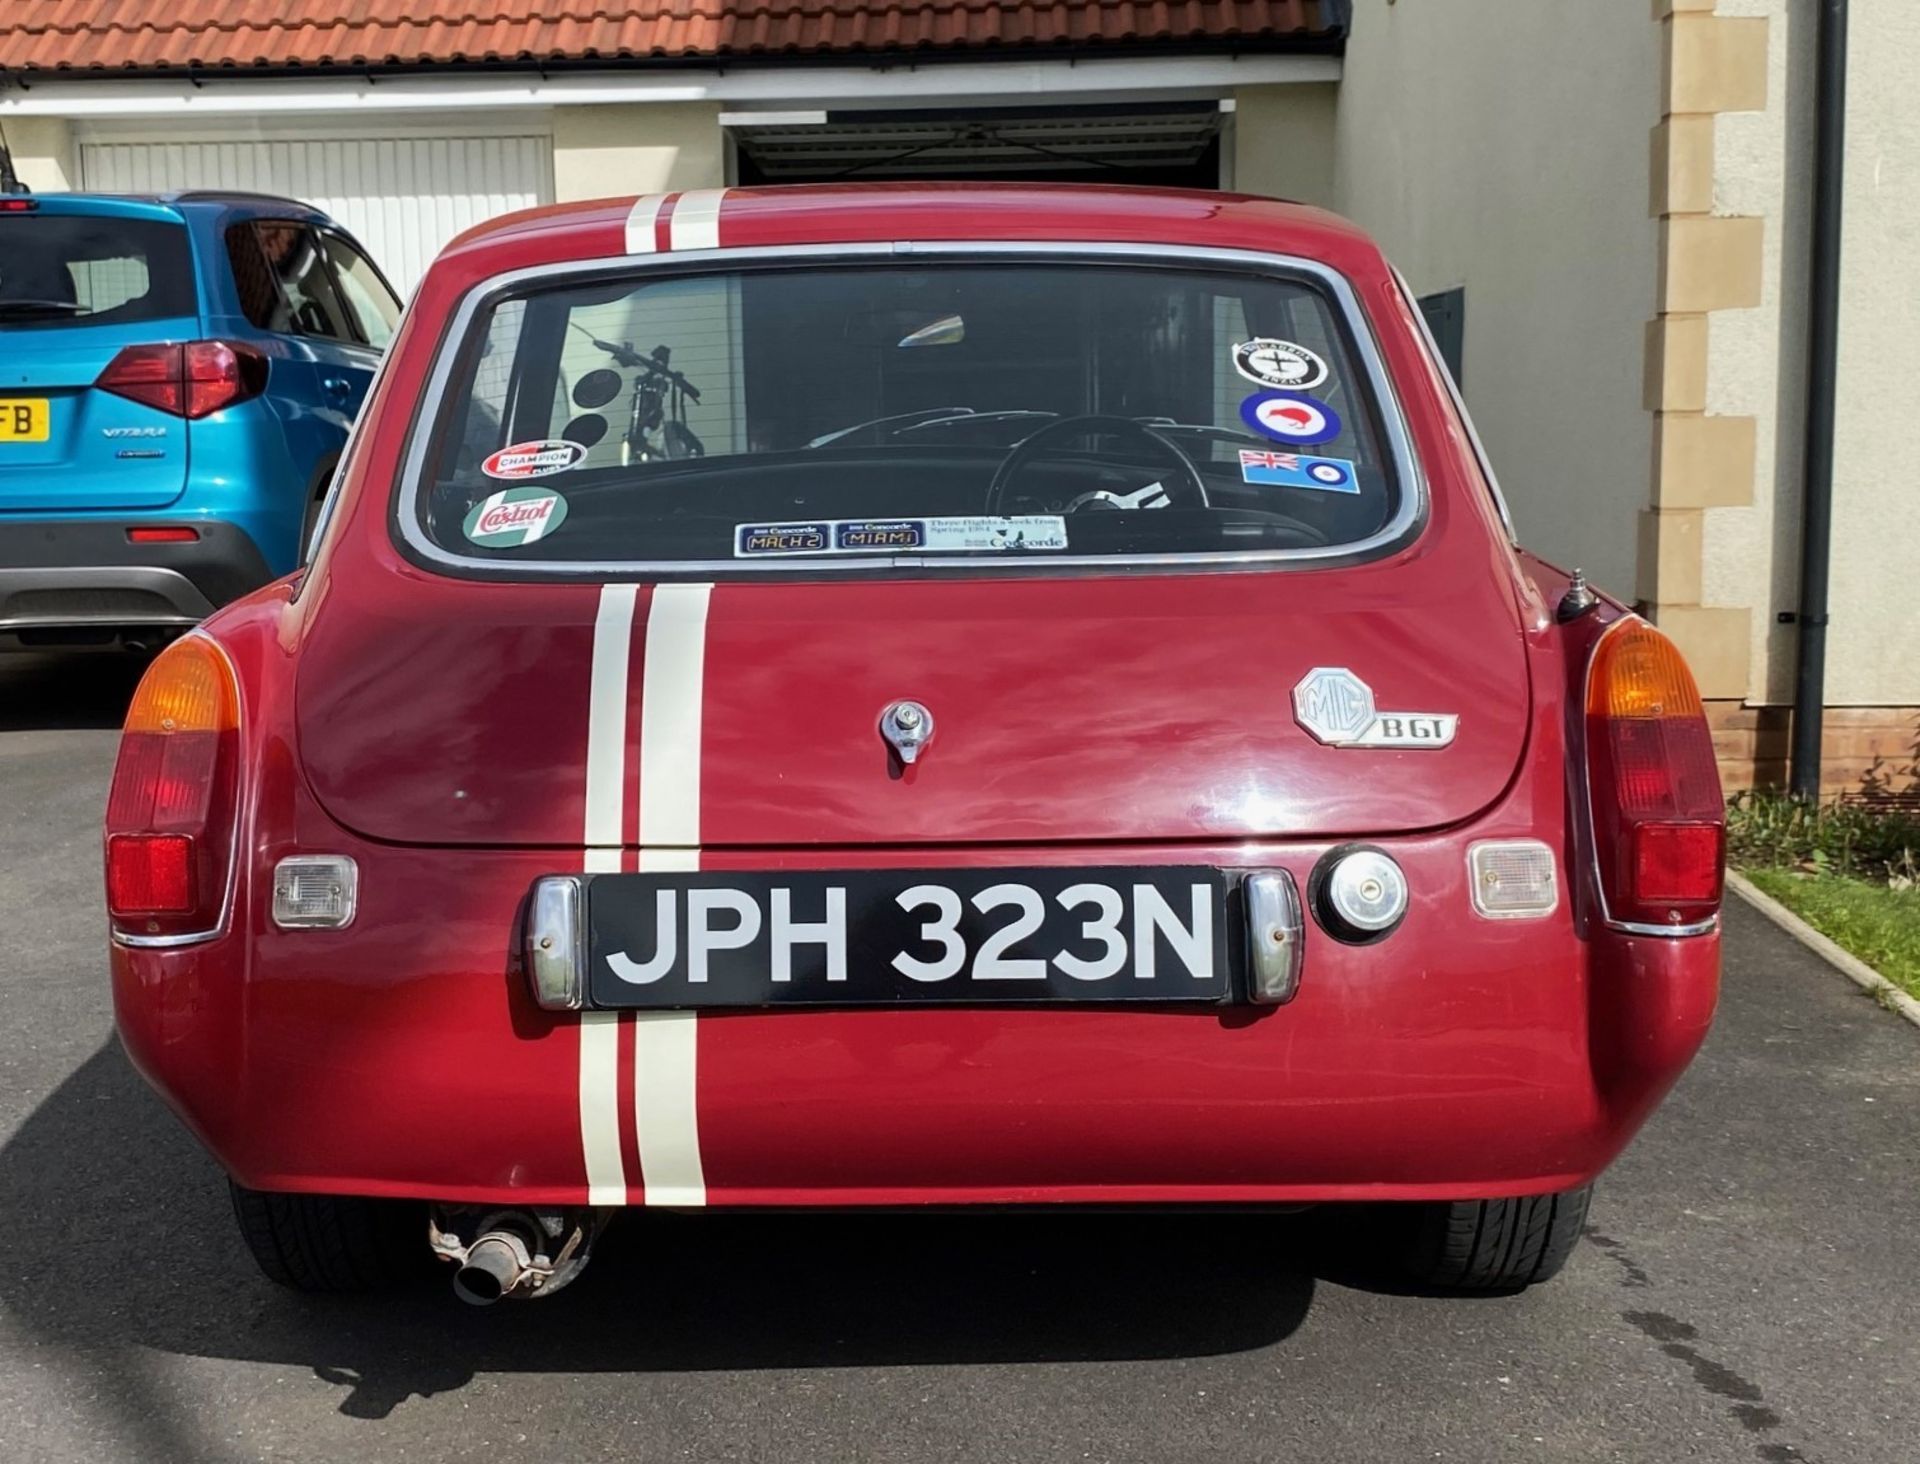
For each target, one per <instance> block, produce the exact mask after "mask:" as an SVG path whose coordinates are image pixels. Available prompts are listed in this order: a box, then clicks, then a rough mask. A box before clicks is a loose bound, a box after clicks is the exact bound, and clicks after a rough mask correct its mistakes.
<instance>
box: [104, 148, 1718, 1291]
mask: <svg viewBox="0 0 1920 1464" xmlns="http://www.w3.org/2000/svg"><path fill="white" fill-rule="evenodd" d="M106 822H107V829H106V835H107V837H106V865H107V893H108V903H109V906H110V911H111V917H112V927H113V970H114V994H115V998H116V1004H117V1010H118V1014H119V1027H120V1033H121V1036H122V1038H123V1040H124V1041H125V1043H126V1046H127V1049H128V1051H129V1052H130V1053H131V1054H132V1056H133V1059H134V1061H135V1062H136V1063H137V1064H138V1065H139V1067H140V1069H141V1071H142V1072H144V1073H145V1074H146V1076H147V1077H148V1078H149V1079H150V1080H151V1081H152V1083H153V1084H154V1086H155V1087H157V1088H158V1089H159V1090H160V1092H161V1093H162V1095H164V1097H165V1098H166V1099H167V1101H168V1102H169V1103H170V1104H172V1106H173V1107H174V1108H175V1109H176V1110H177V1111H178V1112H179V1114H180V1115H181V1116H182V1117H183V1118H184V1119H185V1121H186V1122H187V1123H188V1124H189V1125H190V1126H191V1127H192V1129H193V1131H194V1132H195V1133H196V1134H197V1135H198V1136H199V1137H200V1138H201V1140H202V1141H203V1142H204V1143H205V1144H206V1145H207V1146H208V1148H209V1149H211V1150H212V1152H213V1153H214V1155H215V1156H217V1158H218V1159H219V1161H220V1163H221V1164H222V1165H223V1166H224V1167H225V1168H226V1170H227V1171H228V1173H229V1174H230V1175H231V1176H232V1178H233V1194H234V1199H235V1204H236V1208H237V1210H238V1213H239V1218H240V1229H241V1232H242V1235H243V1236H244V1238H245V1240H246V1242H247V1245H248V1246H249V1247H250V1248H251V1250H252V1251H253V1253H254V1255H255V1257H256V1258H257V1259H258V1261H259V1263H260V1265H261V1266H262V1267H263V1268H264V1269H265V1271H266V1272H267V1274H268V1275H269V1276H271V1277H272V1278H273V1279H275V1280H277V1281H281V1282H284V1283H287V1284H289V1285H292V1286H296V1287H301V1288H306V1289H315V1290H321V1289H342V1288H348V1287H358V1286H363V1285H370V1284H373V1283H376V1282H380V1281H383V1280H386V1279H389V1278H391V1277H394V1276H397V1275H399V1274H401V1273H402V1272H404V1271H405V1270H406V1269H407V1268H408V1267H409V1265H410V1264H412V1262H413V1261H415V1260H417V1259H419V1258H422V1257H424V1256H426V1255H428V1254H429V1253H432V1254H437V1255H438V1256H440V1257H441V1258H443V1259H444V1260H446V1261H448V1262H451V1263H452V1264H453V1265H454V1266H455V1267H456V1268H457V1277H458V1280H457V1282H456V1285H457V1288H458V1289H459V1290H460V1292H461V1294H462V1295H464V1296H465V1297H467V1298H468V1299H469V1300H472V1301H476V1302H485V1301H490V1300H493V1299H495V1298H497V1297H501V1296H539V1295H542V1294H545V1293H548V1292H551V1291H553V1290H555V1289H557V1288H558V1287H559V1286H561V1285H563V1284H564V1283H566V1282H567V1281H568V1280H570V1279H571V1278H572V1277H573V1276H574V1275H575V1274H576V1273H577V1272H578V1270H579V1268H580V1266H581V1264H582V1263H583V1262H584V1261H585V1259H586V1257H587V1254H588V1251H589V1249H590V1247H591V1245H592V1243H593V1241H594V1239H595V1237H596V1235H597V1234H598V1232H599V1231H600V1229H601V1228H602V1226H603V1225H604V1223H605V1222H606V1220H607V1219H608V1218H609V1217H610V1216H612V1215H614V1214H616V1213H617V1212H619V1211H620V1210H622V1209H624V1208H627V1207H632V1206H666V1207H671V1208H676V1209H689V1208H695V1207H700V1206H731V1207H751V1206H815V1205H818V1206H827V1205H832V1206H931V1205H949V1206H952V1205H1050V1204H1063V1203H1073V1204H1082V1205H1126V1204H1153V1205H1197V1206H1226V1205H1255V1206H1275V1207H1278V1206H1286V1207H1293V1206H1299V1205H1304V1204H1315V1203H1323V1202H1341V1201H1347V1202H1351V1201H1367V1202H1392V1204H1391V1208H1389V1209H1387V1210H1385V1211H1383V1212H1381V1213H1385V1214H1387V1215H1389V1216H1391V1217H1394V1220H1395V1223H1393V1224H1390V1225H1387V1226H1384V1227H1375V1230H1376V1233H1378V1234H1380V1235H1381V1236H1383V1237H1391V1238H1392V1239H1393V1244H1394V1248H1395V1250H1396V1251H1397V1252H1398V1259H1400V1260H1402V1261H1404V1263H1405V1264H1406V1265H1408V1266H1410V1267H1411V1268H1412V1269H1413V1271H1414V1273H1415V1275H1416V1276H1418V1277H1419V1278H1421V1279H1423V1280H1424V1281H1425V1282H1427V1283H1429V1284H1432V1285H1435V1286H1442V1287H1458V1288H1462V1289H1469V1290H1488V1289H1510V1288H1515V1287H1519V1286H1523V1285H1525V1284H1527V1283H1529V1282H1533V1281H1538V1280H1541V1279H1543V1278H1545V1277H1547V1276H1550V1275H1552V1274H1553V1272H1554V1271H1555V1270H1556V1269H1557V1268H1559V1267H1560V1265H1561V1264H1562V1263H1563V1262H1564V1261H1565V1260H1566V1258H1567V1255H1568V1252H1569V1250H1570V1248H1571V1247H1572V1245H1573V1244H1574V1241H1575V1239H1576V1237H1577V1235H1578V1234H1579V1231H1580V1228H1581V1222H1582V1217H1583V1215H1584V1213H1585V1210H1586V1206H1587V1197H1588V1193H1589V1188H1590V1186H1591V1185H1592V1183H1593V1181H1594V1177H1595V1176H1596V1175H1597V1174H1599V1173H1600V1171H1601V1170H1602V1169H1604V1168H1605V1167H1606V1166H1607V1164H1608V1163H1609V1162H1610V1161H1611V1160H1612V1159H1613V1158H1614V1157H1615V1156H1616V1155H1617V1154H1618V1153H1619V1152H1620V1150H1621V1148H1622V1146H1623V1145H1625V1144H1626V1142H1627V1141H1628V1139H1629V1138H1630V1137H1631V1136H1632V1135H1633V1133H1634V1132H1635V1130H1636V1129H1637V1128H1638V1127H1639V1126H1640V1124H1641V1123H1642V1122H1644V1121H1645V1119H1646V1118H1647V1116H1648V1114H1649V1113H1650V1112H1651V1110H1652V1109H1653V1107H1654V1105H1655V1104H1656V1103H1658V1102H1659V1100H1660V1098H1661V1097H1662V1095H1663V1094H1664V1093H1665V1092H1666V1091H1667V1089H1668V1088H1669V1087H1670V1086H1671V1084H1672V1083H1673V1082H1674V1080H1675V1079H1676V1078H1677V1077H1678V1076H1679V1074H1680V1072H1681V1070H1682V1069H1683V1068H1684V1067H1685V1066H1686V1064H1687V1062H1688V1061H1689V1060H1690V1059H1691V1057H1692V1056H1693V1053H1694V1052H1695V1050H1696V1049H1697V1048H1698V1046H1699V1044H1700V1042H1701V1039H1702V1038H1703V1036H1704V1035H1705V1033H1706V1030H1707V1026H1708V1023H1709V1022H1710V1020H1711V1018H1712V1014H1713V1008H1714V1001H1715V996H1716V991H1717V985H1718V972H1719V937H1718V934H1717V923H1718V912H1719V904H1720V895H1721V871H1722V851H1723V843H1724V829H1723V809H1722V804H1721V797H1720V789H1719V783H1718V780H1717V777H1716V773H1715V768H1714V761H1713V754H1712V749H1711V747H1710V745H1709V739H1708V732H1707V726H1706V723H1705V721H1704V720H1703V717H1702V713H1701V704H1700V699H1699V695H1698V693H1697V692H1696V690H1695V687H1694V684H1693V680H1692V678H1691V676H1690V675H1689V674H1688V671H1687V669H1686V667H1685V665H1684V664H1683V663H1682V662H1681V660H1680V658H1679V656H1678V655H1677V654H1676V653H1675V651H1674V649H1673V647H1672V645H1671V644H1669V642H1668V641H1667V640H1666V639H1664V638H1663V637H1662V636H1661V634H1660V633H1659V632H1658V631H1657V630H1655V629H1654V628H1652V627H1651V626H1649V625H1648V624H1646V623H1645V622H1644V621H1642V620H1640V619H1639V618H1637V617H1636V616H1634V615H1633V614H1631V613H1630V612H1628V611H1627V610H1625V609H1624V608H1623V607H1621V606H1620V605H1618V604H1615V603H1613V602H1611V601H1609V600H1607V599H1605V598H1604V597H1598V596H1596V595H1595V594H1594V593H1593V592H1591V591H1589V590H1588V589H1587V588H1586V586H1585V585H1584V584H1583V583H1582V582H1581V581H1580V579H1579V577H1578V575H1574V576H1568V575H1566V574H1564V573H1562V572H1561V571H1559V570H1556V569H1554V568H1552V567H1550V566H1548V565H1546V564H1543V563H1542V562H1540V561H1539V560H1537V559H1534V558H1531V557H1530V556H1528V555H1526V554H1524V553H1522V552H1520V551H1519V550H1518V549H1516V548H1515V546H1514V544H1513V541H1512V537H1511V533H1510V529H1509V526H1508V523H1507V519H1506V516H1505V514H1504V512H1503V509H1502V506H1501V502H1500V499H1499V496H1498V492H1497V489H1496V487H1495V484H1494V479H1493V475H1492V473H1491V471H1490V470H1489V468H1488V466H1487V464H1486V462H1485V461H1484V460H1483V457H1482V455H1481V452H1480V450H1479V447H1478V445H1477V443H1476V441H1475V438H1474V435H1473V431H1472V428H1471V427H1470V426H1469V425H1468V422H1467V419H1466V416H1465V413H1464V412H1463V410H1462V408H1461V403H1460V400H1459V398H1458V396H1457V395H1456V394H1455V393H1454V391H1453V389H1452V387H1451V385H1450V383H1449V378H1448V377H1447V376H1446V374H1445V373H1444V371H1443V369H1442V367H1441V366H1440V365H1439V364H1437V362H1436V358H1435V354H1434V347H1433V344H1432V341H1431V340H1430V339H1429V338H1428V337H1427V336H1426V334H1425V333H1424V331H1423V329H1422V326H1421V320H1420V316H1419V314H1418V312H1417V310H1416V309H1415V307H1414V304H1413V302H1412V301H1411V300H1410V299H1409V297H1408V293H1407V287H1406V285H1405V283H1404V282H1403V281H1401V280H1400V279H1398V278H1397V277H1396V276H1395V274H1394V273H1393V271H1392V270H1391V268H1390V267H1389V266H1388V265H1387V264H1386V263H1385V262H1384V261H1383V260H1382V258H1381V256H1380V253H1379V251H1378V250H1377V249H1376V248H1375V246H1374V245H1373V244H1372V243H1370V242H1369V241H1368V240H1367V239H1366V238H1365V237H1364V236H1363V235H1361V234H1360V233H1359V232H1357V231H1356V230H1355V229H1353V228H1352V227H1350V226H1349V225H1347V224H1345V223H1343V222H1341V221H1340V220H1339V219H1336V218H1333V217H1330V216H1328V215H1326V214H1323V213H1318V212H1315V211H1313V210H1311V209H1306V208H1299V207H1293V206H1289V205H1285V204H1280V203H1275V202H1272V201H1269V200H1265V199H1257V198H1245V197H1231V196H1224V195H1208V194H1201V193H1175V192H1153V191H1136V190H1131V189H1105V188H1099V189H1094V188H1083V189H1072V188H1054V187H1006V186H978V187H976V186H965V187H944V188H943V187H926V186H906V187H858V188H857V187H828V188H817V189H809V188H795V189H765V190H762V189H738V190H725V191H720V190H714V191H706V192H688V193H681V194H677V195H676V194H669V195H666V196H664V197H645V198H640V199H638V200H626V201H621V202H601V203H592V204H581V205H567V206H563V207H559V208H549V209H542V210H538V211H535V212H532V213H524V214H519V215H515V216H513V217H510V218H506V219H502V220H500V221H498V222H497V223H493V224H489V225H487V226H485V227H483V228H480V229H477V230H475V231H473V232H471V233H468V234H467V235H465V236H464V237H462V238H461V239H459V240H458V241H456V242H455V243H454V244H453V245H452V246H450V247H449V248H448V250H447V251H446V252H445V253H444V254H443V255H442V256H441V257H440V259H439V261H438V262H437V263H436V264H435V265H434V266H433V268H432V270H431V271H430V272H429V273H428V275H427V277H426V279H425V281H424V283H423V284H422V285H421V287H420V291H419V294H418V296H417V297H416V298H415V300H414V302H413V305H412V307H411V309H410V310H409V311H408V314H407V318H406V321H405V324H404V327H403V329H402V330H401V331H400V333H399V335H398V337H397V339H396V340H395V342H394V345H393V348H392V350H391V351H390V352H389V353H388V355H387V358H386V364H385V366H384V368H383V371H382V374H381V377H380V380H379V382H378V384H377V385H376V387H375V390H374V392H373V394H372V398H371V400H370V403H369V405H368V407H367V409H366V412H365V414H364V416H363V417H362V419H361V422H360V425H359V428H358V431H357V433H356V436H355V439H354V441H353V443H352V444H351V446H350V448H349V450H348V454H347V459H346V461H345V463H344V465H343V466H342V468H341V471H340V474H339V478H338V481H337V483H336V485H335V488H334V492H333V496H332V499H331V501H330V503H329V506H328V508H327V510H326V514H325V518H324V523H323V527H322V528H321V529H320V530H319V533H318V538H317V547H315V549H314V550H313V553H312V558H311V562H310V564H309V566H308V568H307V569H306V570H305V571H304V573H302V574H298V575H295V576H293V577H292V578H290V579H287V580H283V581H280V582H278V583H276V584H274V585H271V586H268V587H267V588H265V589H263V590H261V591H260V592H259V593H257V594H255V595H253V596H252V597H250V598H249V599H246V600H243V601H240V602H238V603H236V604H235V605H233V606H231V607H229V608H228V609H226V610H224V611H223V612H222V613H221V614H219V615H217V616H215V617H214V618H213V619H212V620H210V621H208V622H207V624H206V625H205V626H204V627H203V628H202V629H201V630H200V631H198V632H196V633H194V634H192V635H189V636H188V637H186V638H185V639H182V640H180V641H178V642H176V643H175V644H174V645H173V646H172V647H171V648H169V649H168V650H167V651H166V652H165V653H164V654H163V655H162V656H160V657H159V659H158V660H156V661H155V662H154V664H153V666H152V668H151V670H150V671H149V672H148V674H147V677H146V679H145V681H144V682H143V683H142V684H141V687H140V690H139V692H138V694H137V696H136V697H135V699H134V702H133V705H132V708H131V710H130V712H129V715H128V720H127V727H126V735H125V739H124V741H123V743H122V745H121V751H120V760H119V765H118V767H117V769H116V771H115V774H114V780H113V790H112V795H111V802H110V805H109V808H108V810H107V821H106Z"/></svg>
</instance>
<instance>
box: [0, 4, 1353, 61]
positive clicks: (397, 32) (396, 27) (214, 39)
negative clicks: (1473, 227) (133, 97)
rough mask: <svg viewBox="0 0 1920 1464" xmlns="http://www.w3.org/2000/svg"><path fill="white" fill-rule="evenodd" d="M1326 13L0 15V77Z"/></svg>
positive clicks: (173, 7) (1278, 24) (873, 9)
mask: <svg viewBox="0 0 1920 1464" xmlns="http://www.w3.org/2000/svg"><path fill="white" fill-rule="evenodd" d="M1343 9H1344V7H1342V6H1340V5H1338V3H1337V0H892V3H887V0H197V3H195V0H0V70H7V71H55V70H58V71H153V70H178V69H183V68H187V67H200V68H242V67H290V68H312V67H356V68H357V67H363V66H417V65H429V64H473V63H479V62H500V61H505V62H557V61H614V60H630V59H651V60H677V61H693V60H700V59H703V58H721V57H734V58H739V57H744V56H768V57H771V56H779V55H828V54H835V53H857V52H875V51H893V52H898V51H957V50H963V49H983V48H996V49H997V48H1011V49H1022V48H1045V47H1062V46H1085V45H1111V44H1119V45H1126V44H1151V43H1162V44H1181V43H1188V44H1190V43H1195V42H1216V43H1218V42H1233V41H1243V42H1256V41H1265V42H1272V41H1274V40H1277V39H1283V38H1295V39H1307V38H1312V37H1323V36H1331V35H1334V34H1337V33H1338V28H1337V17H1338V13H1339V12H1340V11H1342V10H1343Z"/></svg>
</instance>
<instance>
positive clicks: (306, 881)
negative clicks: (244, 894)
mask: <svg viewBox="0 0 1920 1464" xmlns="http://www.w3.org/2000/svg"><path fill="white" fill-rule="evenodd" d="M359 902H360V866H359V865H358V864H356V863H355V862H354V861H353V860H352V859H351V858H349V857H348V856H347V855H345V854H290V855H288V856H287V857H286V858H285V859H282V860H281V861H280V862H279V863H278V864H276V865H274V867H273V923H274V924H275V925H278V926H279V927H280V928H281V929H283V930H338V929H339V928H340V927H341V926H343V925H350V924H352V923H353V912H354V910H355V908H356V907H357V906H358V904H359Z"/></svg>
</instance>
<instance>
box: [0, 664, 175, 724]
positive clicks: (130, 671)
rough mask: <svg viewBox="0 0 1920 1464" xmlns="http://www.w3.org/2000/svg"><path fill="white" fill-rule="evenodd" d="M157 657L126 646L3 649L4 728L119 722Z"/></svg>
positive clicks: (0, 709)
mask: <svg viewBox="0 0 1920 1464" xmlns="http://www.w3.org/2000/svg"><path fill="white" fill-rule="evenodd" d="M151 660H152V658H151V657H150V656H147V655H143V654H138V653H136V652H133V651H122V650H106V649H103V650H85V651H57V652H56V651H14V650H7V649H0V732H27V731H41V730H56V731H66V730H76V729H99V730H112V729H114V728H117V727H118V726H119V725H120V724H121V722H122V721H124V720H125V718H126V714H127V703H128V702H129V701H131V700H132V699H133V689H134V687H135V686H136V685H138V684H139V681H140V676H141V673H142V672H144V671H145V670H146V669H147V666H148V665H149V664H150V663H151Z"/></svg>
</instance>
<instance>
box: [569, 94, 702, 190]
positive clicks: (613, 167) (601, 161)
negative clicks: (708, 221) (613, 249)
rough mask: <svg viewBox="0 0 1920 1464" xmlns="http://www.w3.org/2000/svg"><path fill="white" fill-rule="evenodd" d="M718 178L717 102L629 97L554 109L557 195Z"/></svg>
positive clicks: (670, 186)
mask: <svg viewBox="0 0 1920 1464" xmlns="http://www.w3.org/2000/svg"><path fill="white" fill-rule="evenodd" d="M725 182H726V154H725V151H724V139H723V138H722V136H721V133H720V107H719V104H718V103H714V102H631V103H619V104H612V105H602V106H591V107H559V108H556V109H555V111H554V114H553V196H554V201H555V202H557V203H567V202H571V201H573V200H576V199H582V198H613V197H619V196H622V195H624V194H629V193H660V192H665V191H667V190H669V189H681V188H718V187H720V186H721V185H722V184H723V183H725Z"/></svg>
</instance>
